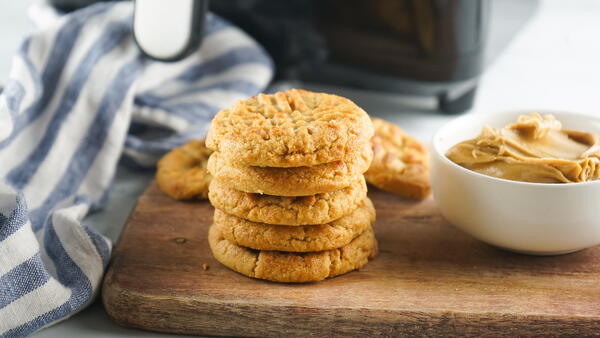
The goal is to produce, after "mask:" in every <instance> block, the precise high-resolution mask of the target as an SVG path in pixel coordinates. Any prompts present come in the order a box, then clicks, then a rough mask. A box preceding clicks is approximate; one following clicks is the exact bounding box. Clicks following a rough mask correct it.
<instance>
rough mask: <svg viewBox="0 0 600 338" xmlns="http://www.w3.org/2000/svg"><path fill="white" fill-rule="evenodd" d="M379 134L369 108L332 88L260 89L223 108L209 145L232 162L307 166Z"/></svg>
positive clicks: (340, 156)
mask: <svg viewBox="0 0 600 338" xmlns="http://www.w3.org/2000/svg"><path fill="white" fill-rule="evenodd" d="M371 136H373V125H372V124H371V120H370V119H369V116H368V115H367V113H365V112H364V111H363V110H362V109H361V108H360V107H358V106H357V105H356V104H354V103H353V102H352V101H350V100H348V99H346V98H343V97H340V96H337V95H331V94H324V93H313V92H309V91H306V90H301V89H292V90H287V91H285V92H279V93H276V94H259V95H257V96H253V97H251V98H249V99H247V100H243V101H239V102H237V103H236V104H235V105H233V106H232V107H230V108H227V109H223V110H221V111H220V112H219V113H218V114H217V115H216V116H215V118H214V119H213V121H212V124H211V127H210V130H209V132H208V136H207V139H206V145H207V146H208V147H209V148H210V149H213V150H215V151H218V152H220V153H221V155H222V156H223V157H226V160H227V162H229V163H237V164H239V165H246V166H260V167H302V166H314V165H317V164H322V163H329V162H335V161H339V160H343V159H344V158H345V157H346V155H347V154H349V153H352V152H355V151H361V150H362V148H363V146H364V145H365V144H368V142H369V140H370V138H371Z"/></svg>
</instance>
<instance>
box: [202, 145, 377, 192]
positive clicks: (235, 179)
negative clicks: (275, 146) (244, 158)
mask: <svg viewBox="0 0 600 338" xmlns="http://www.w3.org/2000/svg"><path fill="white" fill-rule="evenodd" d="M372 159H373V151H372V150H371V146H370V145H367V146H365V147H363V150H362V151H360V152H355V153H352V154H351V156H348V158H347V160H346V161H335V162H330V163H323V164H318V165H315V166H312V167H294V168H274V167H254V166H240V165H237V164H230V163H227V162H226V161H225V160H224V159H223V157H222V154H220V153H218V152H215V153H213V154H212V155H211V157H210V159H209V160H208V171H209V172H210V173H211V174H212V175H213V176H215V177H218V178H219V179H220V180H221V181H223V182H225V183H227V184H228V185H230V186H232V187H234V188H235V189H237V190H240V191H244V192H249V193H257V194H267V195H275V196H308V195H315V194H319V193H326V192H333V191H337V190H340V189H343V188H345V187H348V186H349V185H351V184H352V183H354V182H355V181H356V177H357V176H362V174H363V173H364V172H365V171H367V169H369V166H370V165H371V160H372Z"/></svg>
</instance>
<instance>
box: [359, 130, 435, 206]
mask: <svg viewBox="0 0 600 338" xmlns="http://www.w3.org/2000/svg"><path fill="white" fill-rule="evenodd" d="M373 126H375V136H373V139H372V140H371V143H372V146H373V161H372V162H371V167H370V168H369V170H368V171H367V172H366V173H365V178H366V179H367V182H369V183H370V184H372V185H374V186H376V187H378V188H380V189H383V190H386V191H389V192H393V193H396V194H400V195H404V196H408V197H412V198H416V199H424V198H426V197H427V196H429V193H430V191H431V186H430V183H429V152H428V151H427V148H425V146H423V145H422V144H421V143H420V142H419V141H417V140H415V139H414V138H412V137H411V136H409V135H408V134H406V132H404V130H402V129H400V128H399V127H398V126H396V125H395V124H393V123H390V122H387V121H384V120H381V119H378V118H373Z"/></svg>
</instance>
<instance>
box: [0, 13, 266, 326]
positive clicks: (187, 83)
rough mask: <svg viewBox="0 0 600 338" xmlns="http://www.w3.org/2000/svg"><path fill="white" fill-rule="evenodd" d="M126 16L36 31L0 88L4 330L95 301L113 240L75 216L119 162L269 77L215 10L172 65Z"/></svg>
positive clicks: (68, 18)
mask: <svg viewBox="0 0 600 338" xmlns="http://www.w3.org/2000/svg"><path fill="white" fill-rule="evenodd" d="M46 17H47V16H46ZM131 23H132V5H131V3H130V2H126V3H116V4H115V3H100V4H97V5H94V6H91V7H87V8H85V9H82V10H79V11H76V12H74V13H72V14H69V15H65V16H62V17H60V18H57V19H56V20H54V21H53V22H52V23H51V24H49V25H47V26H45V27H43V28H42V29H40V30H39V31H38V32H36V33H34V34H33V35H32V36H30V37H29V38H28V39H27V40H26V41H25V42H24V43H23V44H22V46H21V49H20V51H19V53H18V55H17V56H16V58H15V59H14V61H13V66H12V72H11V75H10V80H9V82H8V83H7V84H6V87H5V89H4V91H3V92H2V94H1V95H0V177H1V178H3V179H2V182H1V183H0V336H2V337H5V336H6V337H9V336H10V337H12V336H25V335H28V334H30V333H32V332H35V331H36V330H38V329H40V328H42V327H44V326H47V325H50V324H52V323H55V322H57V321H60V320H61V319H65V318H67V317H68V316H70V315H72V314H74V313H76V312H77V311H79V310H81V309H82V308H83V307H85V306H86V305H87V304H89V303H90V301H91V300H92V299H93V298H94V295H95V294H96V292H97V290H98V287H99V284H100V281H101V279H102V275H103V273H104V269H105V267H106V265H107V262H108V259H109V256H110V252H111V243H110V241H109V240H108V239H107V238H105V237H104V236H102V235H101V234H98V233H97V232H95V231H94V230H93V229H90V228H89V227H86V226H85V225H84V224H82V219H83V218H84V216H85V215H86V214H88V213H89V212H90V211H93V210H97V209H99V208H102V206H103V204H104V203H105V201H106V199H107V196H108V194H107V192H108V188H109V186H110V184H111V181H112V179H113V176H114V173H115V169H116V166H117V163H118V162H119V160H120V159H122V160H123V161H125V162H127V163H133V164H136V165H139V166H152V165H153V164H154V163H155V161H156V160H157V158H158V157H160V155H162V154H163V153H164V152H165V151H166V150H168V149H170V148H172V147H174V146H177V145H180V144H182V143H183V142H185V141H186V140H188V139H190V138H196V137H202V136H204V134H205V133H206V131H207V127H208V125H209V122H210V120H211V118H212V116H213V115H214V114H215V113H216V112H217V110H218V109H220V108H222V107H224V106H227V105H230V104H232V103H233V102H234V101H235V100H237V99H240V98H244V97H247V96H250V95H254V94H256V93H258V92H260V91H262V90H263V89H264V88H265V86H266V85H267V84H268V82H269V81H270V79H271V76H272V74H273V67H272V63H271V60H270V59H269V57H268V55H267V54H266V53H265V52H264V50H263V49H262V48H261V47H260V46H258V45H257V44H256V42H255V41H254V40H252V39H251V38H250V37H248V36H247V35H246V34H244V33H243V32H241V31H240V30H239V29H237V28H235V27H233V26H231V25H230V24H229V23H227V22H225V21H223V20H222V19H220V18H218V17H216V16H214V15H209V16H208V18H207V22H206V27H205V37H204V41H203V44H202V47H201V49H200V50H199V51H198V52H196V53H194V54H193V55H191V56H189V57H187V58H186V59H184V60H182V61H180V62H176V63H161V62H156V61H152V60H149V59H147V58H145V57H144V56H142V55H141V54H140V51H139V50H138V49H137V47H136V45H135V43H134V41H133V39H132V33H131Z"/></svg>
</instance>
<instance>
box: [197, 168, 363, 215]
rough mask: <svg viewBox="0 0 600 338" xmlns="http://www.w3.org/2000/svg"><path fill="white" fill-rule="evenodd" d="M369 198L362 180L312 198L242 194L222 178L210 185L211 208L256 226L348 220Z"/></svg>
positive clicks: (355, 180)
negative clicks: (348, 215)
mask: <svg viewBox="0 0 600 338" xmlns="http://www.w3.org/2000/svg"><path fill="white" fill-rule="evenodd" d="M366 197H367V185H366V183H365V179H364V178H363V177H362V176H357V177H355V179H354V182H353V183H352V184H351V185H350V186H348V187H346V188H343V189H340V190H337V191H334V192H329V193H322V194H316V195H310V196H300V197H285V196H271V195H261V194H252V193H245V192H242V191H238V190H236V189H234V188H232V187H230V186H229V185H227V184H225V183H224V182H222V181H221V179H219V178H215V179H213V181H212V182H211V183H210V187H209V194H208V198H209V199H210V202H211V204H212V205H213V206H214V207H215V208H217V209H220V210H222V211H224V212H226V213H228V214H232V215H234V216H237V217H240V218H244V219H247V220H249V221H253V222H260V223H268V224H279V225H290V226H294V225H306V224H324V223H329V222H331V221H334V220H336V219H338V218H340V217H342V216H345V215H347V214H349V213H350V212H352V210H354V209H356V208H357V207H358V205H359V204H360V203H361V202H362V201H363V200H364V199H365V198H366Z"/></svg>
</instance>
